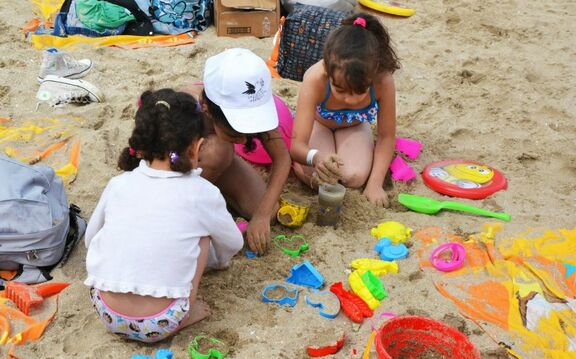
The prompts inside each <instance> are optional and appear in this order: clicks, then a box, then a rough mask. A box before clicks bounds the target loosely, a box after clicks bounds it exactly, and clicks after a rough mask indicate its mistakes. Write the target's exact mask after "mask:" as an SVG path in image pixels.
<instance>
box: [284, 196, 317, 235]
mask: <svg viewBox="0 0 576 359" xmlns="http://www.w3.org/2000/svg"><path fill="white" fill-rule="evenodd" d="M309 209H310V204H309V203H308V202H307V201H306V200H305V199H304V198H301V197H300V196H296V195H292V194H285V195H282V196H281V197H280V208H279V209H278V213H276V218H277V219H278V222H280V224H282V225H283V226H285V227H290V228H294V227H300V226H301V225H303V224H304V222H305V221H306V218H307V217H308V211H309Z"/></svg>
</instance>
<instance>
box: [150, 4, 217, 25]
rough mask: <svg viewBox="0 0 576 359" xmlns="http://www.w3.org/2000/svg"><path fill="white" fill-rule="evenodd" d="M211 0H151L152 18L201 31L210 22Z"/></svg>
mask: <svg viewBox="0 0 576 359" xmlns="http://www.w3.org/2000/svg"><path fill="white" fill-rule="evenodd" d="M211 11H212V0H152V8H151V11H150V13H151V14H152V15H153V16H154V18H155V19H156V20H158V21H160V22H163V23H165V24H170V25H172V26H174V27H176V28H179V29H186V30H194V31H203V30H205V29H206V28H207V27H208V25H210V22H211Z"/></svg>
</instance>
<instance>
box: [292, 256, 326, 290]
mask: <svg viewBox="0 0 576 359" xmlns="http://www.w3.org/2000/svg"><path fill="white" fill-rule="evenodd" d="M286 281H287V282H288V283H292V284H296V285H301V286H305V287H312V288H314V289H318V288H320V287H321V286H322V284H324V277H322V274H320V272H318V271H317V270H316V268H314V266H313V265H312V263H310V261H304V262H302V263H301V264H297V265H295V266H294V267H292V269H290V276H289V277H288V278H287V279H286Z"/></svg>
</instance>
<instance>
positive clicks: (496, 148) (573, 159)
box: [0, 0, 576, 358]
mask: <svg viewBox="0 0 576 359" xmlns="http://www.w3.org/2000/svg"><path fill="white" fill-rule="evenodd" d="M407 3H408V4H410V5H415V6H416V7H417V13H416V14H415V15H414V16H412V17H410V18H397V17H391V16H383V17H382V21H383V22H384V24H385V25H386V26H387V28H388V29H389V31H390V33H391V37H392V39H393V41H394V43H395V46H396V49H397V53H398V55H399V56H400V58H401V62H402V69H401V70H400V71H398V72H397V74H396V75H395V79H396V87H397V132H398V135H399V136H403V137H409V138H412V139H416V140H419V141H421V142H422V143H423V144H424V148H423V152H422V154H421V156H420V157H419V158H418V159H417V160H416V161H413V162H411V164H412V165H413V166H414V168H415V169H416V170H418V171H421V170H422V169H423V168H424V166H425V165H426V164H428V163H431V162H434V161H439V160H444V159H471V160H476V161H480V162H484V163H486V164H488V165H491V166H493V167H495V168H497V169H499V170H500V171H502V172H503V173H504V174H505V176H506V177H507V178H508V180H509V187H508V189H507V190H505V191H501V192H498V193H496V194H494V195H493V196H491V197H489V198H487V199H484V200H478V201H471V200H464V199H462V200H460V199H459V201H461V202H464V203H470V204H474V205H477V206H480V207H482V208H487V209H491V210H495V211H505V212H507V213H510V214H511V215H512V216H513V220H512V222H511V223H509V224H506V225H505V227H504V231H503V232H502V233H501V234H500V236H507V235H512V234H514V233H518V232H520V231H522V230H524V229H527V228H559V227H568V228H572V227H573V226H574V223H575V222H576V221H575V218H576V217H575V215H574V212H575V210H576V208H575V206H576V196H575V178H576V151H575V145H574V143H575V140H576V122H575V116H574V115H575V113H576V108H575V107H576V103H575V101H574V99H575V98H576V80H575V78H576V77H575V75H574V74H575V73H576V50H575V48H574V43H575V40H576V36H575V34H574V17H575V16H576V4H575V3H574V2H572V1H567V0H551V1H547V2H526V1H524V2H519V1H512V0H505V1H495V0H489V1H486V2H482V3H478V2H476V1H467V0H444V1H439V0H436V1H424V2H414V1H411V2H407ZM0 13H1V14H2V18H1V19H0V54H1V55H0V117H9V118H11V119H12V120H11V123H12V124H14V125H22V124H24V123H25V122H26V121H30V120H34V121H41V120H42V119H46V118H57V119H60V120H61V121H63V122H66V121H68V122H70V123H72V124H74V126H75V129H74V133H75V138H79V139H80V140H81V154H80V166H79V173H78V176H77V178H76V180H75V181H74V182H73V183H71V184H70V185H68V186H67V191H68V195H69V200H70V202H71V203H75V204H77V205H78V206H80V208H81V209H82V211H83V214H84V216H86V217H88V216H89V215H90V214H91V212H92V210H93V209H94V206H95V205H96V203H97V201H98V199H99V197H100V193H101V192H102V190H103V188H104V186H105V185H106V183H107V182H108V180H109V179H110V178H111V177H112V176H115V175H117V174H118V171H117V170H116V168H115V164H116V160H117V156H118V154H119V151H120V150H121V149H122V148H123V147H124V146H126V144H127V138H128V136H129V134H130V132H131V129H132V126H133V116H134V113H135V110H136V106H137V105H136V100H137V97H138V95H139V94H140V93H141V92H142V91H144V90H146V89H149V88H154V89H158V88H162V87H180V86H182V85H185V84H187V83H189V82H190V81H192V80H193V79H198V78H201V75H202V69H203V64H204V62H205V60H206V58H207V57H209V56H212V55H214V54H217V53H219V52H220V51H222V50H224V49H227V48H230V47H246V48H249V49H251V50H253V51H254V52H255V53H256V54H258V55H260V56H261V57H263V58H268V56H269V54H270V51H271V47H272V41H271V39H255V38H240V39H230V38H220V37H216V34H215V31H214V28H213V27H211V28H209V29H208V30H207V31H206V32H203V33H201V34H200V35H199V36H197V38H196V43H195V44H193V45H187V46H179V47H173V48H150V49H141V50H123V49H119V48H98V49H90V48H87V47H84V48H78V49H75V50H74V51H71V53H72V55H73V56H75V57H76V58H90V59H92V60H93V61H94V62H95V68H94V69H93V70H92V71H91V73H90V74H89V75H88V76H87V77H86V78H85V80H87V81H90V82H91V83H93V84H95V85H96V86H98V87H99V88H100V89H101V90H102V91H103V92H104V93H105V95H106V100H105V102H103V103H97V104H89V105H87V106H83V107H76V106H66V107H63V108H58V109H52V108H48V107H47V106H46V107H40V108H39V110H38V111H36V100H35V94H36V91H37V89H38V83H37V79H36V77H37V74H38V70H39V67H40V62H41V58H42V53H41V51H39V50H36V49H34V48H33V47H32V46H31V44H30V43H28V42H26V41H25V40H23V38H22V33H21V28H22V26H23V25H24V24H25V23H26V22H27V21H28V20H29V19H30V18H32V16H33V13H32V5H31V4H30V2H28V1H10V2H8V1H3V2H1V3H0ZM274 90H275V93H276V94H278V95H279V96H281V97H283V98H284V99H285V101H286V102H287V103H288V104H289V105H290V106H291V107H292V108H294V106H295V104H296V98H297V94H298V85H297V83H295V82H293V81H286V80H277V81H274ZM3 150H4V148H3ZM56 159H57V157H55V159H54V160H53V161H56ZM64 162H65V161H64ZM60 165H61V163H60ZM388 190H389V193H390V199H391V203H392V206H391V208H390V209H382V208H375V207H373V206H371V205H370V204H368V203H367V202H365V201H364V200H363V198H362V196H361V193H360V192H358V191H348V193H347V195H346V199H345V203H344V209H343V216H342V221H341V225H340V226H339V228H338V229H336V230H334V229H332V228H326V227H318V226H315V224H314V222H315V218H316V211H317V208H318V206H317V204H316V196H315V194H314V193H313V192H312V191H310V190H309V189H307V188H306V187H305V186H304V185H302V184H300V183H299V182H298V181H297V180H296V179H295V177H294V176H293V175H291V177H290V179H289V181H288V184H287V185H286V191H287V192H291V193H296V194H300V195H303V196H305V197H307V198H308V199H309V200H310V201H311V203H312V204H313V205H312V208H311V210H310V216H309V217H308V221H307V223H306V224H305V225H304V226H303V227H301V228H300V229H297V230H295V231H291V230H287V229H285V228H283V227H281V226H275V227H273V234H274V235H275V234H281V233H285V234H288V233H293V232H294V233H301V234H303V235H304V236H305V237H306V238H307V240H308V242H309V244H310V247H311V249H310V251H309V252H308V253H306V254H305V255H304V256H303V257H300V258H291V257H288V256H286V255H285V254H283V253H281V252H280V251H279V250H278V249H276V248H271V250H270V251H269V253H268V254H267V255H265V256H264V257H261V258H258V259H248V258H246V257H245V256H243V255H238V256H237V257H236V258H235V259H234V260H233V262H232V265H231V266H230V268H229V269H228V270H226V271H219V272H212V273H208V274H206V275H205V277H204V278H203V280H202V284H201V288H200V293H201V295H202V296H203V297H204V299H205V300H206V301H207V302H208V303H209V304H210V306H211V307H212V316H211V317H210V318H209V319H207V320H204V321H202V322H201V323H198V324H197V325H195V326H192V327H190V328H188V329H186V330H183V331H182V332H180V333H179V334H178V335H176V336H175V337H173V338H171V339H169V340H166V341H164V342H162V343H160V344H157V345H145V344H139V343H134V342H126V341H124V340H122V339H120V338H118V337H115V336H113V335H111V334H108V333H107V332H106V331H105V329H104V326H103V325H102V324H101V323H100V322H99V320H98V318H97V316H96V313H95V311H94V310H93V308H92V306H91V303H90V301H89V297H88V289H87V288H86V287H85V286H84V285H83V284H82V282H83V280H84V279H85V276H86V271H85V255H86V249H85V248H84V245H83V244H81V245H79V246H78V247H77V248H76V249H75V250H74V252H73V255H72V257H71V258H70V260H69V261H68V262H67V263H66V265H64V266H63V267H61V268H57V269H56V270H54V271H53V275H54V276H55V280H58V281H69V282H71V283H72V285H71V286H70V287H69V288H68V289H66V290H65V291H64V292H62V294H61V295H60V300H59V310H58V313H57V315H56V317H55V319H54V321H53V323H52V324H51V325H50V326H49V327H48V329H47V331H46V332H45V334H44V335H43V337H42V338H41V339H40V340H38V341H36V342H33V343H29V344H27V345H25V346H22V347H19V348H17V350H16V353H17V355H18V356H19V357H22V358H128V357H130V355H132V354H134V353H142V354H151V353H152V352H153V351H154V350H156V349H157V348H161V347H164V348H169V349H171V350H172V351H173V352H174V354H175V356H174V357H175V358H185V357H187V354H186V348H187V346H188V344H189V343H190V341H191V340H192V339H193V338H194V336H196V335H200V334H203V335H208V336H212V337H216V338H219V339H221V340H223V341H225V342H226V343H227V344H228V345H229V346H230V347H231V354H230V356H229V357H230V358H304V357H307V355H306V354H305V351H304V348H305V346H306V345H308V344H322V342H328V343H329V342H332V341H335V340H336V339H337V338H338V336H339V334H340V333H342V332H345V333H346V334H347V339H346V344H345V346H344V348H343V349H342V350H341V351H340V352H339V353H338V354H337V355H335V356H334V357H336V358H349V357H350V355H351V353H352V351H353V349H356V350H357V351H358V352H359V353H361V352H362V350H363V348H364V346H365V345H366V342H367V340H368V336H369V334H370V326H369V323H365V324H364V325H362V327H360V329H359V330H358V331H354V330H352V326H351V322H350V320H349V319H348V318H347V317H345V316H344V315H343V314H340V315H339V316H338V318H337V319H334V320H329V319H324V318H322V317H320V316H319V315H318V313H317V310H315V309H313V308H311V307H310V306H308V305H306V304H305V302H304V292H303V293H301V295H300V298H299V301H298V304H297V305H296V306H295V307H294V308H286V307H278V306H276V305H271V304H268V303H263V302H262V300H261V294H260V292H261V290H262V289H263V288H264V287H265V286H266V285H268V284H271V283H279V282H282V281H283V280H284V279H285V278H286V277H287V276H288V274H289V272H290V268H291V267H292V266H293V265H294V264H297V263H300V262H301V261H302V260H303V259H308V260H310V261H311V262H312V263H313V264H314V266H316V268H317V269H318V270H319V271H320V273H322V274H323V276H324V278H325V280H326V282H327V283H333V282H336V281H343V282H346V281H347V277H348V274H349V273H350V269H349V263H350V262H351V261H352V260H353V259H355V258H358V257H375V254H374V252H373V250H372V247H373V245H374V243H375V240H374V239H373V238H372V237H371V236H370V228H371V227H373V226H375V225H376V224H378V223H380V222H382V221H385V220H395V221H400V222H402V223H404V224H406V225H407V226H409V227H411V228H412V229H414V230H419V229H422V228H425V227H429V226H439V227H441V228H444V229H446V230H449V231H453V232H457V233H474V232H479V231H481V229H482V224H483V223H486V222H488V221H489V220H488V219H486V218H482V217H478V216H473V215H465V214H458V213H454V212H443V213H441V214H438V215H436V216H427V215H423V214H417V213H413V212H409V211H407V210H405V209H404V208H403V207H402V206H401V205H399V204H398V203H397V199H396V198H397V196H396V195H397V193H399V192H409V193H415V194H421V195H426V196H430V197H434V198H441V196H440V195H438V194H436V193H435V192H433V191H431V190H430V189H429V188H427V187H426V186H425V185H424V183H423V182H422V180H421V178H418V179H417V180H416V181H415V182H412V183H409V184H406V183H399V182H395V183H390V184H389V185H388ZM414 245H415V247H413V248H412V249H411V251H412V250H413V249H416V248H417V246H418V243H416V242H414ZM154 265H162V263H157V264H155V263H150V266H151V267H153V266H154ZM399 266H400V272H399V273H398V274H397V275H388V276H385V277H383V283H384V285H385V287H386V288H387V290H388V292H389V298H387V299H385V300H384V301H383V302H382V306H381V307H380V308H379V309H378V310H377V312H380V311H386V312H393V313H397V314H406V313H411V314H420V315H426V316H430V317H432V318H434V319H438V320H444V321H446V322H448V323H449V324H451V325H453V326H457V327H460V329H461V330H463V331H464V332H465V333H466V334H467V335H468V337H469V338H470V340H471V341H472V342H473V343H474V344H475V345H476V346H477V347H478V349H479V350H480V351H481V352H482V353H483V356H484V357H487V358H488V357H498V355H499V354H501V353H499V352H498V351H497V349H498V346H497V344H496V343H495V342H494V341H493V340H492V339H490V337H489V336H488V335H486V334H484V333H483V332H482V331H481V330H479V328H478V327H477V326H476V325H475V324H474V323H473V322H471V321H469V320H467V319H464V318H463V317H461V316H460V315H459V314H458V311H457V308H456V306H455V305H454V304H453V303H452V302H451V301H449V300H448V299H446V298H444V297H442V296H441V295H440V294H439V293H438V292H437V291H436V289H435V287H434V285H433V282H432V278H431V277H430V276H429V275H427V273H422V274H421V275H419V274H418V271H419V267H418V263H417V257H416V255H415V251H412V254H411V256H410V257H409V258H408V259H407V260H403V261H400V262H399ZM506 339H507V336H506V333H504V332H501V334H500V335H498V336H497V338H496V340H497V341H504V342H505V341H506ZM356 357H360V356H359V355H357V356H356Z"/></svg>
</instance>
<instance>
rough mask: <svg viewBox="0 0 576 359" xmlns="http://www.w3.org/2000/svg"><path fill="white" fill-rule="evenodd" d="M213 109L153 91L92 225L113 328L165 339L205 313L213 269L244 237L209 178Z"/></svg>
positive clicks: (95, 297) (105, 316) (95, 289)
mask: <svg viewBox="0 0 576 359" xmlns="http://www.w3.org/2000/svg"><path fill="white" fill-rule="evenodd" d="M203 133H204V122H203V115H202V113H201V112H200V111H199V108H198V103H197V102H196V100H195V99H194V98H193V97H192V96H190V95H189V94H186V93H182V92H175V91H173V90H170V89H162V90H159V91H156V92H152V91H146V92H144V94H143V95H142V97H141V107H140V108H139V109H138V111H137V112H136V125H135V128H134V130H133V132H132V135H131V137H130V139H129V140H128V143H129V147H126V148H124V150H123V151H122V154H121V155H120V158H119V160H118V167H119V168H120V169H122V170H124V171H126V172H124V173H123V174H121V175H119V176H117V177H114V178H112V179H111V180H110V182H109V183H108V185H107V186H106V188H105V190H104V192H103V193H102V197H101V198H100V201H99V203H98V205H97V206H96V209H95V210H94V213H93V215H92V217H91V219H90V222H89V224H88V228H87V230H86V247H87V248H88V253H87V256H86V269H87V272H88V278H87V279H86V281H85V282H84V283H85V284H86V285H87V286H90V287H91V289H90V296H91V298H92V303H93V304H94V306H95V307H96V311H97V312H98V315H99V317H100V319H101V320H102V321H103V322H104V324H105V325H106V327H107V328H108V330H109V331H111V332H113V333H115V334H118V335H121V336H123V337H126V338H128V339H133V340H138V341H143V342H155V341H158V340H162V339H164V338H166V337H168V336H170V335H172V334H174V333H176V332H177V331H178V330H180V329H182V328H184V327H186V326H188V325H191V324H193V323H195V322H197V321H199V320H202V319H204V318H205V317H206V316H208V315H209V314H210V311H209V307H208V305H207V304H206V303H204V302H203V301H201V300H200V299H196V294H197V293H198V285H199V283H200V278H201V277H202V273H203V271H204V268H205V267H206V266H207V265H208V266H212V267H216V268H224V267H226V266H227V265H228V263H229V261H230V259H231V258H232V256H234V254H236V253H237V252H238V251H239V250H240V249H241V248H242V244H243V239H242V234H241V233H240V231H239V230H238V228H237V227H236V224H235V223H234V220H233V219H232V216H231V215H230V214H229V213H228V211H227V210H226V203H225V201H224V198H223V197H222V195H221V194H220V191H219V190H218V188H216V187H215V186H214V185H212V184H211V183H210V182H208V181H207V180H205V179H204V178H202V177H201V176H200V173H201V171H202V170H201V169H200V168H198V153H199V151H200V147H201V145H202V143H203V140H204V139H203V138H202V135H203Z"/></svg>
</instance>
